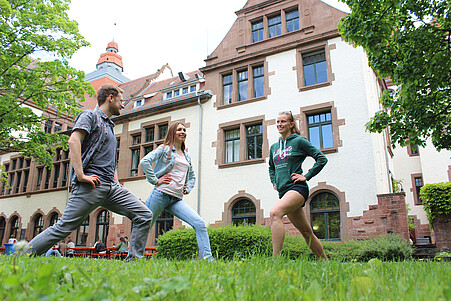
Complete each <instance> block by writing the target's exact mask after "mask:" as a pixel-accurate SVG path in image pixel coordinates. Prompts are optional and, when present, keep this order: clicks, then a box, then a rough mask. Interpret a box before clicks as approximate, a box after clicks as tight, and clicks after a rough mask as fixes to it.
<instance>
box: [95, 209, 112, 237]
mask: <svg viewBox="0 0 451 301" xmlns="http://www.w3.org/2000/svg"><path fill="white" fill-rule="evenodd" d="M109 224H110V215H109V213H108V211H106V210H102V211H101V212H100V213H99V215H97V223H96V237H95V240H96V241H98V240H100V241H102V242H106V239H107V237H108V229H109Z"/></svg>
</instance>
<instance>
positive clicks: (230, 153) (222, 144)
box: [216, 116, 269, 168]
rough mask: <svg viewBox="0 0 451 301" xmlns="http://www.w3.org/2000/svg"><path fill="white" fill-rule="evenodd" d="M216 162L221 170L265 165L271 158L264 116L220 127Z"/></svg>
mask: <svg viewBox="0 0 451 301" xmlns="http://www.w3.org/2000/svg"><path fill="white" fill-rule="evenodd" d="M219 129H220V130H219V131H218V141H217V143H216V145H217V146H216V147H217V149H216V155H217V157H216V158H217V159H216V162H217V164H218V165H219V167H220V168H226V167H233V166H239V165H247V164H255V163H264V161H265V160H264V158H265V157H268V156H269V149H268V142H267V139H266V138H265V137H266V126H265V125H264V116H256V117H251V118H246V119H243V120H240V121H232V122H228V123H224V124H220V125H219Z"/></svg>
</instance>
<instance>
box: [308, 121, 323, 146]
mask: <svg viewBox="0 0 451 301" xmlns="http://www.w3.org/2000/svg"><path fill="white" fill-rule="evenodd" d="M308 136H309V140H310V143H311V144H313V146H315V147H316V148H318V149H320V148H321V145H320V139H319V127H317V126H316V127H311V128H309V130H308Z"/></svg>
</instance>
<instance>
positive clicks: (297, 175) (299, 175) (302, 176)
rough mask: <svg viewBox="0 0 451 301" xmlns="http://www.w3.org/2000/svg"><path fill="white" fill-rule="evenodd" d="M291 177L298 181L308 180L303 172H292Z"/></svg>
mask: <svg viewBox="0 0 451 301" xmlns="http://www.w3.org/2000/svg"><path fill="white" fill-rule="evenodd" d="M291 179H292V180H293V181H294V182H295V183H296V182H305V181H307V179H306V178H305V177H304V175H303V174H297V173H292V174H291Z"/></svg>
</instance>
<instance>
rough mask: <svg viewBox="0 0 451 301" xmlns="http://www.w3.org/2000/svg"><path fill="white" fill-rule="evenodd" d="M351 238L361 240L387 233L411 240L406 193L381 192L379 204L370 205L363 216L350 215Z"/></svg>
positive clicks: (378, 197) (378, 198) (378, 199)
mask: <svg viewBox="0 0 451 301" xmlns="http://www.w3.org/2000/svg"><path fill="white" fill-rule="evenodd" d="M348 229H349V234H350V237H351V239H355V240H361V239H367V238H370V237H375V236H382V235H385V234H387V233H395V234H399V235H401V236H402V237H403V238H404V239H405V240H409V225H408V223H407V210H406V202H405V195H404V193H392V194H381V195H378V196H377V205H369V206H368V210H364V211H363V215H362V216H352V217H348Z"/></svg>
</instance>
